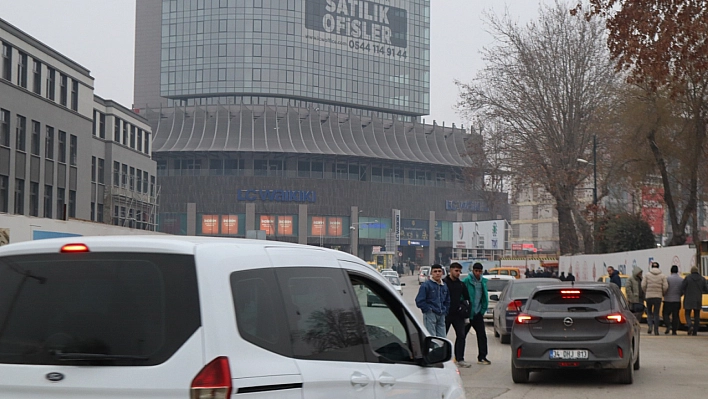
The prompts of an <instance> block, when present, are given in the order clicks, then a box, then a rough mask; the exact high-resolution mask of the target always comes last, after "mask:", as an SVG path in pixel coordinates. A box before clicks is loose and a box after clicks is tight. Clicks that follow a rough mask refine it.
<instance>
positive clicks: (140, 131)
mask: <svg viewBox="0 0 708 399" xmlns="http://www.w3.org/2000/svg"><path fill="white" fill-rule="evenodd" d="M136 144H137V145H138V151H140V152H142V151H143V129H138V138H137V141H136Z"/></svg>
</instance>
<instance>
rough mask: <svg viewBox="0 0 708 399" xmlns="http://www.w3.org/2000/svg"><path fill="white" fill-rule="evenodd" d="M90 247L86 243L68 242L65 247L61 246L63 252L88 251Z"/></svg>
mask: <svg viewBox="0 0 708 399" xmlns="http://www.w3.org/2000/svg"><path fill="white" fill-rule="evenodd" d="M88 251H89V249H88V247H87V246H86V245H85V244H66V245H64V246H63V247H61V251H60V252H62V253H68V252H88Z"/></svg>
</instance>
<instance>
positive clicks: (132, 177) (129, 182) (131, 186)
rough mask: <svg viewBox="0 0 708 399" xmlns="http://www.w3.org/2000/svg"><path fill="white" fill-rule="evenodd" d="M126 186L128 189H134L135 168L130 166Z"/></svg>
mask: <svg viewBox="0 0 708 399" xmlns="http://www.w3.org/2000/svg"><path fill="white" fill-rule="evenodd" d="M128 187H129V188H130V191H134V190H135V168H134V167H132V166H131V167H130V180H129V181H128Z"/></svg>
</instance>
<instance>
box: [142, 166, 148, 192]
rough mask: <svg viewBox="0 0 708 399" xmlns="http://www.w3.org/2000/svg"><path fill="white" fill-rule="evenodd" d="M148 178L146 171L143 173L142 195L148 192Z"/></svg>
mask: <svg viewBox="0 0 708 399" xmlns="http://www.w3.org/2000/svg"><path fill="white" fill-rule="evenodd" d="M148 176H149V175H148V172H147V171H145V172H143V193H145V194H147V192H148Z"/></svg>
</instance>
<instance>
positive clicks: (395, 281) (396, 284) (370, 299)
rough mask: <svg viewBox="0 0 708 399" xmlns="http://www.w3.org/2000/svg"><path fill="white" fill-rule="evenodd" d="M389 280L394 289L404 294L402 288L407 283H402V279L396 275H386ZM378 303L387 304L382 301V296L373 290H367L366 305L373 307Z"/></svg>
mask: <svg viewBox="0 0 708 399" xmlns="http://www.w3.org/2000/svg"><path fill="white" fill-rule="evenodd" d="M384 277H386V279H387V280H388V282H389V283H390V284H391V286H393V289H395V290H396V292H398V293H399V294H401V295H403V290H402V289H401V286H404V285H406V283H402V282H401V280H400V279H399V278H398V277H396V276H384ZM376 304H381V305H385V303H384V302H382V300H381V297H379V296H378V295H376V294H375V293H374V292H372V291H370V290H369V291H367V296H366V306H368V307H372V306H373V305H376Z"/></svg>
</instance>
